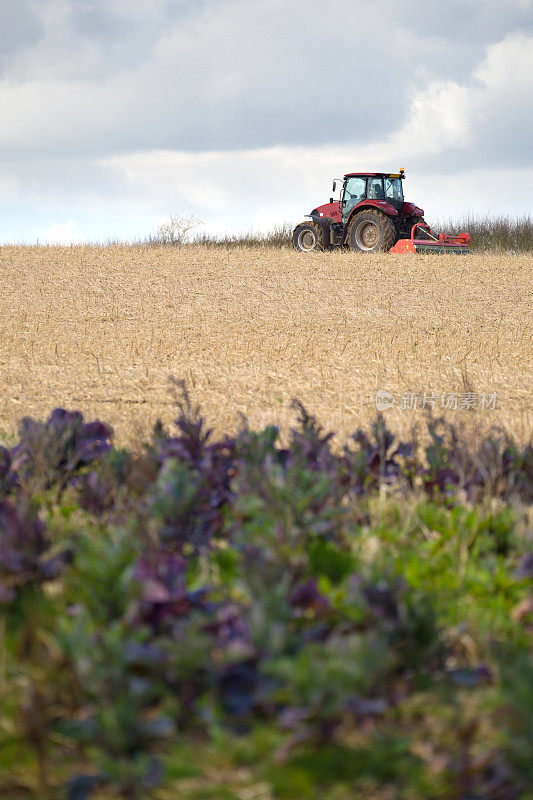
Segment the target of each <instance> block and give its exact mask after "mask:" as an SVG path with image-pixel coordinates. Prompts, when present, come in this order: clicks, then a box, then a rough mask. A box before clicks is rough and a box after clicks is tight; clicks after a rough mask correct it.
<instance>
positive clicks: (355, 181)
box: [334, 173, 404, 224]
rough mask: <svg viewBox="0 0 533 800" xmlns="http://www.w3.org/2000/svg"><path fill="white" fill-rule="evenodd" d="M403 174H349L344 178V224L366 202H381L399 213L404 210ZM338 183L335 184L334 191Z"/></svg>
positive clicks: (342, 208)
mask: <svg viewBox="0 0 533 800" xmlns="http://www.w3.org/2000/svg"><path fill="white" fill-rule="evenodd" d="M402 179H403V174H402V173H398V174H393V175H386V174H381V173H380V174H368V173H367V174H363V173H358V174H349V175H345V176H344V182H343V188H342V193H341V200H340V207H341V217H342V221H343V223H344V224H346V223H347V222H348V219H349V218H350V216H351V213H352V211H353V209H354V208H355V207H356V206H358V205H359V204H360V203H362V202H363V201H365V200H377V201H381V202H382V205H385V204H386V203H387V204H389V205H391V206H392V207H393V208H394V209H396V211H397V212H399V211H401V210H402V208H403V202H404V200H403V188H402ZM335 189H336V181H335V182H334V190H335Z"/></svg>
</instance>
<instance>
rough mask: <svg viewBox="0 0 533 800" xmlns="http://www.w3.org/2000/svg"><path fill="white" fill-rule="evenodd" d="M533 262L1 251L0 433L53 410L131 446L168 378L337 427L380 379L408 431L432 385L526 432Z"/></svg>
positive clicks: (231, 416)
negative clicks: (308, 414) (81, 417)
mask: <svg viewBox="0 0 533 800" xmlns="http://www.w3.org/2000/svg"><path fill="white" fill-rule="evenodd" d="M532 268H533V257H532V256H530V255H521V256H513V255H498V254H491V255H481V254H480V255H471V256H467V257H462V258H459V257H456V256H442V257H441V256H435V255H431V256H429V255H428V256H392V255H389V254H386V255H376V256H356V255H354V254H353V253H323V254H319V253H317V254H311V255H301V254H297V253H294V252H292V251H290V250H286V251H279V250H270V249H264V250H260V249H234V250H223V249H208V248H203V247H187V248H182V249H180V248H153V247H149V248H147V247H68V248H60V247H7V246H4V247H0V275H1V293H0V382H1V396H0V434H1V430H2V429H3V430H4V432H5V434H7V435H8V436H11V435H12V434H13V433H14V432H15V431H16V428H17V425H18V422H19V420H20V418H21V417H22V416H24V415H35V416H37V417H41V418H44V417H45V416H46V415H48V413H49V412H50V410H51V409H52V408H53V407H54V406H58V405H60V406H64V407H67V408H69V409H80V410H82V411H83V412H84V413H85V414H86V415H87V416H88V417H89V418H94V417H100V418H102V419H104V420H105V421H107V422H110V423H111V424H112V425H113V426H114V428H115V430H116V435H117V440H118V442H120V443H125V442H128V443H130V444H133V443H135V442H139V441H140V440H141V439H142V438H143V437H146V436H147V435H148V431H149V429H150V428H151V426H152V425H153V424H154V422H155V421H156V420H157V419H158V418H161V419H162V420H163V421H165V422H167V423H170V422H171V421H172V420H173V419H174V418H175V416H176V407H175V398H174V396H173V392H172V390H171V387H170V385H169V378H170V376H174V377H177V378H185V379H186V380H187V381H188V383H189V385H190V387H191V390H192V394H193V397H194V398H195V399H196V400H197V401H198V402H199V403H200V404H201V406H202V409H203V411H204V412H205V415H206V417H207V418H208V420H209V422H210V424H212V425H213V427H214V428H215V429H216V430H218V431H222V430H226V429H228V428H229V429H233V428H234V427H235V426H236V425H238V424H239V419H240V415H245V416H246V417H247V418H248V420H249V423H250V425H251V426H252V427H258V426H263V425H265V424H266V423H271V422H276V423H278V424H280V425H281V426H282V427H286V426H287V425H289V424H291V423H292V422H293V421H294V418H295V414H294V411H293V410H292V408H291V399H292V398H293V397H298V398H300V399H301V400H302V401H303V402H304V403H305V404H306V406H307V407H308V408H309V410H310V411H312V412H313V413H315V414H316V415H317V417H318V418H319V419H320V421H321V422H322V423H323V424H324V425H325V426H326V427H328V428H332V429H335V430H336V431H337V432H338V434H339V435H340V438H341V439H342V438H344V437H346V436H347V435H349V433H351V432H352V431H353V430H354V429H355V428H356V427H357V426H359V425H360V424H362V423H367V422H368V421H370V420H371V419H372V418H373V417H374V416H375V413H376V407H375V393H376V391H378V390H385V391H388V392H390V393H391V394H392V395H393V396H394V401H395V402H394V406H393V407H392V408H390V409H389V410H387V411H385V416H386V418H387V420H389V421H390V423H391V425H392V427H393V428H394V429H395V430H398V431H399V432H407V430H408V429H409V428H410V427H411V425H412V424H413V422H420V423H423V421H424V419H425V414H426V411H424V410H422V409H421V406H422V405H424V393H425V394H426V397H425V406H426V409H427V408H429V407H431V406H433V405H434V410H435V413H437V414H439V413H443V414H445V415H446V416H447V417H448V418H450V419H454V420H456V421H457V422H465V423H466V424H467V425H473V427H474V428H476V427H479V426H480V425H481V426H482V427H485V426H486V425H488V424H498V425H503V426H504V427H505V428H506V429H507V430H508V431H509V432H511V433H512V434H513V435H514V436H515V437H517V438H518V439H519V440H521V441H525V440H526V439H528V438H529V437H530V436H531V433H532V424H531V421H532V413H531V412H532V387H533V382H532V352H533V348H532V327H531V305H530V303H531V288H532V272H533V269H532ZM468 392H472V394H471V395H468V394H467V393H468ZM456 404H457V409H455V408H454V406H455V405H456ZM443 405H444V406H451V408H448V409H444V410H443V408H442V406H443ZM494 405H495V406H496V407H495V408H493V407H492V406H494ZM406 406H407V407H406ZM411 406H412V408H411ZM467 406H469V407H467ZM471 406H475V407H471Z"/></svg>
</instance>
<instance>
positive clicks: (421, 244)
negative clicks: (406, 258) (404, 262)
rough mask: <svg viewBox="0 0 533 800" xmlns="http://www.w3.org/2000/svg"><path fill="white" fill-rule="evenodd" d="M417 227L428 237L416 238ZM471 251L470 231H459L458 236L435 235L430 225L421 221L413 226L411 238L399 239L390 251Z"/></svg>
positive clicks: (462, 252)
mask: <svg viewBox="0 0 533 800" xmlns="http://www.w3.org/2000/svg"><path fill="white" fill-rule="evenodd" d="M417 228H420V229H421V231H422V232H423V235H425V236H427V237H428V238H425V239H415V235H416V229H417ZM469 252H470V236H469V234H468V233H459V234H458V235H457V236H451V235H449V234H447V233H439V234H438V236H434V235H433V234H432V233H431V228H430V227H429V225H426V224H425V223H421V222H418V223H417V224H416V225H413V227H412V228H411V238H410V239H398V241H397V242H396V244H395V245H394V247H391V248H390V250H389V253H455V254H456V255H460V256H462V255H466V254H467V253H469Z"/></svg>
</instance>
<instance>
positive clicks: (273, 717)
mask: <svg viewBox="0 0 533 800" xmlns="http://www.w3.org/2000/svg"><path fill="white" fill-rule="evenodd" d="M183 391H184V393H183V402H182V405H181V409H180V413H179V418H178V419H177V421H176V430H175V432H173V433H171V432H168V431H166V430H165V429H163V428H162V427H161V426H160V425H159V426H157V427H156V429H155V430H154V433H153V436H152V439H151V441H150V442H149V443H148V444H147V445H146V446H145V447H144V448H143V449H142V451H140V452H137V453H131V452H128V451H125V450H120V449H117V448H115V447H114V446H113V444H112V431H111V429H110V428H109V427H108V426H106V425H104V424H102V423H100V422H89V423H87V422H84V420H83V418H82V416H81V414H79V413H76V412H68V411H65V410H56V411H54V412H53V413H52V414H51V416H50V417H49V419H48V420H47V421H46V422H44V423H42V422H36V421H34V420H24V421H23V422H22V424H21V428H20V433H19V438H18V442H17V443H16V445H15V446H14V447H12V448H10V449H6V448H2V449H1V450H0V615H1V624H0V637H1V639H2V642H1V648H2V670H1V675H0V693H1V703H0V796H2V797H6V798H10V799H11V798H12V799H13V800H16V798H30V797H31V798H39V800H45V799H46V798H50V800H51V798H54V799H55V798H59V797H64V798H67V799H68V800H83V798H89V797H94V798H101V799H102V800H104V799H108V798H118V797H127V798H161V800H163V798H167V797H177V796H179V797H182V798H190V800H192V798H198V799H199V798H212V799H213V800H214V799H215V798H217V800H218V799H219V798H244V797H249V798H312V799H314V798H317V799H318V798H326V799H330V800H338V799H340V798H346V797H373V798H383V800H385V798H405V799H406V800H407V798H409V800H416V798H451V797H454V798H463V800H467V798H474V797H477V798H484V799H486V800H506V798H508V799H509V800H513V799H514V798H528V797H532V796H533V793H532V792H533V768H532V766H531V759H530V753H531V747H532V746H533V724H532V722H531V717H530V708H531V707H532V705H533V661H532V658H531V653H532V649H531V645H532V639H531V637H532V631H533V628H532V614H533V593H532V591H531V581H532V579H533V546H532V542H531V533H530V532H529V533H528V519H529V517H528V514H529V511H528V506H529V504H530V503H531V499H532V492H533V450H532V448H531V446H526V447H523V446H522V447H519V446H518V445H517V444H515V443H514V442H513V441H512V440H511V439H510V438H509V437H508V436H507V435H505V434H504V433H502V432H498V431H493V432H492V433H490V434H489V435H487V436H486V437H485V438H483V439H482V440H481V441H480V443H479V444H478V445H477V446H474V445H468V444H467V443H466V440H465V439H464V437H462V436H461V434H460V431H457V430H455V429H453V428H452V427H450V426H448V425H446V424H445V423H444V422H443V421H442V420H441V421H438V420H434V421H432V422H431V424H430V427H429V442H428V443H427V444H426V445H425V446H424V447H423V446H421V445H420V444H419V443H416V442H415V441H397V440H396V438H395V437H394V436H393V434H392V433H391V432H390V431H389V430H388V428H387V426H386V424H385V422H384V420H383V418H382V417H378V418H377V419H376V420H375V422H374V424H373V426H372V428H371V430H370V431H362V430H361V431H357V432H356V433H355V434H354V436H353V438H352V439H351V441H350V442H349V443H347V444H346V445H345V446H344V448H343V449H342V450H339V449H338V448H333V447H332V442H331V435H330V434H328V433H326V432H324V431H323V430H322V428H321V427H320V425H319V424H318V423H317V421H316V420H315V419H314V418H313V417H312V416H310V415H309V414H308V413H307V411H306V410H305V408H304V407H303V406H302V405H301V404H297V405H296V411H297V413H298V425H297V426H296V427H295V428H294V429H293V430H292V431H291V434H290V437H289V440H288V442H287V444H286V445H284V446H283V445H282V444H280V442H279V438H278V431H277V429H276V428H274V427H268V428H266V429H264V430H263V431H259V432H256V431H252V430H250V429H249V428H248V427H247V426H246V425H245V424H243V426H242V428H241V430H240V431H239V432H238V433H237V434H235V435H232V436H225V437H221V438H215V437H214V436H213V435H212V433H211V431H210V430H209V429H208V428H207V426H206V423H205V421H204V419H203V418H202V416H201V414H200V411H199V409H198V408H196V407H195V406H194V405H193V404H192V402H191V400H190V398H189V397H188V395H187V393H186V391H185V390H183Z"/></svg>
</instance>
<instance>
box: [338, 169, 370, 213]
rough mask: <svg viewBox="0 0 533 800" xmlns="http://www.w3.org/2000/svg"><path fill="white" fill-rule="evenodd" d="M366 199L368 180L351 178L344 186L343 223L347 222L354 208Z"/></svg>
mask: <svg viewBox="0 0 533 800" xmlns="http://www.w3.org/2000/svg"><path fill="white" fill-rule="evenodd" d="M365 197H366V178H362V177H351V178H348V179H347V180H346V183H345V184H344V195H343V200H342V221H343V222H346V221H347V220H348V217H349V216H350V212H351V210H352V208H354V206H356V205H357V204H358V203H360V202H361V200H364V199H365Z"/></svg>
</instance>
